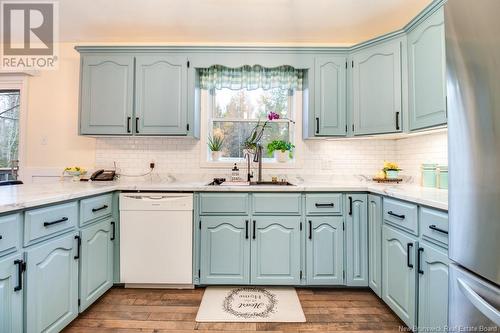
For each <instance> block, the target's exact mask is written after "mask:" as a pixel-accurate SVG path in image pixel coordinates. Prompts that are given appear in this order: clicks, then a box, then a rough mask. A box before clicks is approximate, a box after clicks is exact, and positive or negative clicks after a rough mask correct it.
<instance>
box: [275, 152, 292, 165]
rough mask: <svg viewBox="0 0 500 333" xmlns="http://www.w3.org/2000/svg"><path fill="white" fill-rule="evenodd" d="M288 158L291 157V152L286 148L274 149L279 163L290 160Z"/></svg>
mask: <svg viewBox="0 0 500 333" xmlns="http://www.w3.org/2000/svg"><path fill="white" fill-rule="evenodd" d="M288 158H289V152H288V151H287V150H285V151H281V150H275V151H274V159H275V160H276V161H277V162H278V163H286V162H288Z"/></svg>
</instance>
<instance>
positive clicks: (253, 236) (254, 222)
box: [252, 220, 257, 239]
mask: <svg viewBox="0 0 500 333" xmlns="http://www.w3.org/2000/svg"><path fill="white" fill-rule="evenodd" d="M252 222H253V233H252V234H253V235H252V238H253V239H255V224H256V223H257V222H256V221H255V220H253V221H252Z"/></svg>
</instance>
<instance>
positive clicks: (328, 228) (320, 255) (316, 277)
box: [306, 216, 344, 285]
mask: <svg viewBox="0 0 500 333" xmlns="http://www.w3.org/2000/svg"><path fill="white" fill-rule="evenodd" d="M343 228H344V218H343V217H342V216H324V217H308V218H307V224H306V232H307V240H306V263H307V268H306V271H307V284H308V285H343V284H344V276H343V274H344V231H343Z"/></svg>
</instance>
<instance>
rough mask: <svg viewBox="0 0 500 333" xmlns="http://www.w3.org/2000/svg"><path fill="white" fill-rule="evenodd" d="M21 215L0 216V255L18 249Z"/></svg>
mask: <svg viewBox="0 0 500 333" xmlns="http://www.w3.org/2000/svg"><path fill="white" fill-rule="evenodd" d="M20 228H21V215H20V214H12V215H6V216H1V217H0V257H1V256H3V255H6V254H8V253H12V252H15V251H17V250H19V249H20V237H21V231H20Z"/></svg>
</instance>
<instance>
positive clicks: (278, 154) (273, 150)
mask: <svg viewBox="0 0 500 333" xmlns="http://www.w3.org/2000/svg"><path fill="white" fill-rule="evenodd" d="M293 148H295V146H294V145H293V144H292V143H290V142H288V141H284V140H273V141H271V142H269V144H268V145H267V153H268V155H269V156H273V154H274V157H275V158H276V160H277V161H278V162H281V163H284V162H286V161H287V157H289V158H292V150H293ZM286 152H288V154H286Z"/></svg>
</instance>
